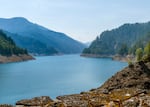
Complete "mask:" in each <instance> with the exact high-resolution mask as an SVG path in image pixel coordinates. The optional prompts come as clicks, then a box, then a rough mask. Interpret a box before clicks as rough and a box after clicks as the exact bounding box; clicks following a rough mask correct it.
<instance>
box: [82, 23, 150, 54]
mask: <svg viewBox="0 0 150 107" xmlns="http://www.w3.org/2000/svg"><path fill="white" fill-rule="evenodd" d="M149 41H150V22H148V23H136V24H124V25H122V26H120V27H119V28H116V29H113V30H110V31H104V32H103V33H102V34H101V35H100V36H98V37H97V38H96V39H95V40H94V41H93V42H92V44H91V45H90V46H89V48H85V49H84V50H83V54H98V55H115V54H120V55H127V54H135V51H136V49H137V48H139V47H141V48H144V46H145V45H146V44H147V43H148V42H149Z"/></svg>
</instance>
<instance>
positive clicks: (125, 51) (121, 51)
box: [118, 44, 128, 56]
mask: <svg viewBox="0 0 150 107" xmlns="http://www.w3.org/2000/svg"><path fill="white" fill-rule="evenodd" d="M118 54H120V55H122V56H124V55H127V54H128V47H127V45H126V44H122V46H121V47H120V49H119V51H118Z"/></svg>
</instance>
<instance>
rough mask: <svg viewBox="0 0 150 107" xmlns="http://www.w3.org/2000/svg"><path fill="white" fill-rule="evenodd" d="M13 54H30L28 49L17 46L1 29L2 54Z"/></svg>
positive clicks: (0, 46) (0, 51) (0, 45)
mask: <svg viewBox="0 0 150 107" xmlns="http://www.w3.org/2000/svg"><path fill="white" fill-rule="evenodd" d="M13 54H14V55H19V54H28V52H27V50H26V49H21V48H19V47H17V46H16V44H15V43H14V41H13V40H12V39H11V38H10V37H7V36H6V35H5V34H4V33H3V31H2V30H0V55H3V56H11V55H13Z"/></svg>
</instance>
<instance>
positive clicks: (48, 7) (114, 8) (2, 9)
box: [0, 0, 150, 42]
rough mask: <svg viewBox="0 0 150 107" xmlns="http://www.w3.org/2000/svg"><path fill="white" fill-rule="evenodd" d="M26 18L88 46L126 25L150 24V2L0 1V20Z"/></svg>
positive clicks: (118, 0)
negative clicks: (112, 30) (109, 32)
mask: <svg viewBox="0 0 150 107" xmlns="http://www.w3.org/2000/svg"><path fill="white" fill-rule="evenodd" d="M20 16H21V17H25V18H27V19H28V20H30V21H32V22H34V23H37V24H40V25H43V26H45V27H47V28H49V29H51V30H55V31H59V32H63V33H66V34H67V35H69V36H71V37H72V38H74V39H76V40H79V41H82V42H87V41H91V40H93V39H95V38H96V36H97V35H99V34H100V33H101V32H102V31H104V30H107V29H112V28H116V27H118V26H119V25H122V24H124V23H135V22H147V21H150V0H0V17H1V18H10V17H20Z"/></svg>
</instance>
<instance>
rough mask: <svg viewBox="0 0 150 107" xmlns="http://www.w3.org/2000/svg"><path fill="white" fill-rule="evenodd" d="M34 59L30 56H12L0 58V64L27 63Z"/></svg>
mask: <svg viewBox="0 0 150 107" xmlns="http://www.w3.org/2000/svg"><path fill="white" fill-rule="evenodd" d="M33 59H34V58H33V57H32V56H30V55H26V54H24V55H18V56H17V55H12V56H9V57H7V56H0V63H10V62H20V61H27V60H33Z"/></svg>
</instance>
